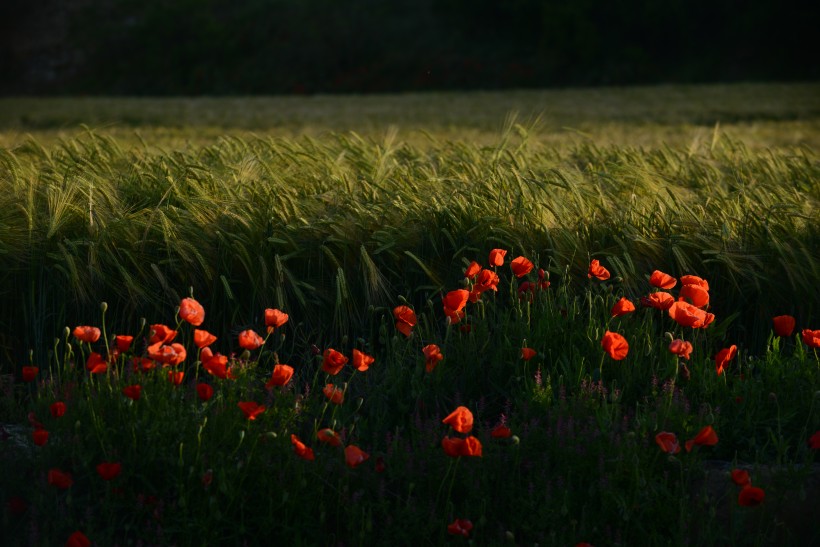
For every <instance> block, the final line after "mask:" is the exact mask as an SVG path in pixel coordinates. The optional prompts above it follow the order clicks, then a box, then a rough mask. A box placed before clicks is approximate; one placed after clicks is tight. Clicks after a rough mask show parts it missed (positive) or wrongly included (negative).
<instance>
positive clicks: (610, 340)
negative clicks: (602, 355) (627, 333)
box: [601, 331, 629, 361]
mask: <svg viewBox="0 0 820 547" xmlns="http://www.w3.org/2000/svg"><path fill="white" fill-rule="evenodd" d="M601 347H603V348H604V351H606V352H607V353H608V354H609V356H610V357H612V358H613V359H614V360H616V361H621V360H622V359H626V354H627V353H629V343H628V342H627V341H626V338H624V337H623V336H621V335H620V334H618V333H617V332H610V331H606V332H605V333H604V337H603V338H602V339H601Z"/></svg>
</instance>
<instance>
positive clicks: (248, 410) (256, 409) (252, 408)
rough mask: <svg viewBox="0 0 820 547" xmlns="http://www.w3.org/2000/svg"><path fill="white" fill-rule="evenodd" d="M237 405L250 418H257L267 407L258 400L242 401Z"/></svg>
mask: <svg viewBox="0 0 820 547" xmlns="http://www.w3.org/2000/svg"><path fill="white" fill-rule="evenodd" d="M236 406H238V407H239V410H241V411H242V413H243V414H244V415H245V417H246V418H247V419H248V420H255V419H256V417H257V416H259V415H260V414H262V413H263V412H265V407H264V406H263V405H260V404H259V403H257V402H256V401H240V402H239V403H237V404H236Z"/></svg>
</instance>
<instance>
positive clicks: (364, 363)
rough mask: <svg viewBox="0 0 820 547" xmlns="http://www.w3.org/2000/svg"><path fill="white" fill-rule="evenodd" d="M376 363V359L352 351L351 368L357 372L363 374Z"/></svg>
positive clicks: (361, 352) (360, 352)
mask: <svg viewBox="0 0 820 547" xmlns="http://www.w3.org/2000/svg"><path fill="white" fill-rule="evenodd" d="M375 362H376V358H375V357H373V356H371V355H368V354H366V353H364V352H363V351H359V350H357V349H354V350H353V368H355V369H356V370H358V371H359V372H364V371H366V370H367V369H369V368H370V365H372V364H373V363H375Z"/></svg>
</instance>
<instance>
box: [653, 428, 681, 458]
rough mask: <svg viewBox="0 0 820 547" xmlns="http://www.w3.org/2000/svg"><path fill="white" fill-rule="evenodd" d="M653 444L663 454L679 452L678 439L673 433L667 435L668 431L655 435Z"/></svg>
mask: <svg viewBox="0 0 820 547" xmlns="http://www.w3.org/2000/svg"><path fill="white" fill-rule="evenodd" d="M655 442H656V443H657V445H658V446H659V447H660V448H661V450H662V451H664V452H667V453H669V454H677V453H678V452H680V444H679V443H678V437H677V436H676V435H675V434H674V433H669V432H668V431H661V432H660V433H658V434H657V435H655Z"/></svg>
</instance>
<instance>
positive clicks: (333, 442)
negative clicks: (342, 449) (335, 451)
mask: <svg viewBox="0 0 820 547" xmlns="http://www.w3.org/2000/svg"><path fill="white" fill-rule="evenodd" d="M316 438H317V439H318V440H319V442H320V443H324V444H326V445H329V446H332V447H334V448H335V447H339V446H342V438H341V437H340V436H339V434H338V433H336V432H335V431H333V430H332V429H330V428H327V427H326V428H324V429H320V430H319V431H317V432H316Z"/></svg>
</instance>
